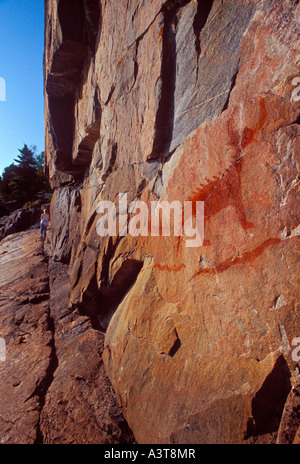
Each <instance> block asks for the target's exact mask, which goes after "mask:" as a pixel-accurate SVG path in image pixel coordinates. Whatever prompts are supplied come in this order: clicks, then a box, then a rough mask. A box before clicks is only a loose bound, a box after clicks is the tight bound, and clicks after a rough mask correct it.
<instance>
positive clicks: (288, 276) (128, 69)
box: [44, 0, 300, 443]
mask: <svg viewBox="0 0 300 464" xmlns="http://www.w3.org/2000/svg"><path fill="white" fill-rule="evenodd" d="M71 3H72V7H71ZM73 4H74V2H70V1H67V0H65V1H63V0H60V1H51V2H50V1H48V2H46V21H45V24H46V31H45V63H44V67H45V123H46V162H47V171H48V172H49V177H50V180H51V183H52V186H53V187H54V188H55V194H54V197H53V200H52V206H51V210H52V213H51V217H52V224H53V227H52V228H53V233H52V253H53V256H54V257H55V258H54V259H56V260H58V261H63V262H64V263H67V264H68V265H69V273H70V281H69V284H68V285H69V305H70V307H71V308H73V310H74V311H75V310H76V311H79V313H81V314H82V315H84V316H87V317H88V318H89V319H90V321H91V324H92V327H93V329H94V330H96V331H99V332H103V333H105V347H104V354H103V360H104V365H105V368H106V371H107V373H108V375H109V378H110V381H111V383H112V386H113V388H114V391H115V394H116V396H117V399H118V402H119V404H120V405H121V407H122V409H123V414H124V416H125V418H126V420H127V422H128V424H129V426H130V428H131V430H132V431H133V433H134V435H135V438H136V440H137V442H139V443H249V442H250V443H253V442H258V443H271V442H275V441H276V438H277V434H278V428H279V426H280V420H281V417H282V411H283V408H284V404H285V401H286V398H287V397H288V395H289V392H290V391H291V388H292V386H293V385H294V383H295V382H296V376H297V372H298V371H297V362H298V361H297V356H293V352H294V349H295V345H293V341H294V340H295V338H297V337H299V336H300V333H299V307H298V301H299V282H298V275H299V264H298V261H297V257H296V255H297V249H298V246H299V244H298V241H299V215H298V209H299V196H297V195H298V194H299V153H300V149H299V133H300V131H299V111H300V103H299V98H298V95H299V94H300V91H299V93H298V91H297V82H299V83H300V69H299V66H300V55H299V50H300V23H299V17H300V13H299V8H300V7H299V5H298V4H297V2H296V1H293V0H285V1H282V0H281V1H277V0H268V1H264V2H261V1H258V0H225V1H221V0H214V1H213V0H210V1H209V0H207V1H196V0H191V1H183V0H182V1H180V0H177V1H176V0H168V1H163V0H153V1H151V2H150V1H148V2H146V1H143V2H141V1H136V0H131V1H128V2H124V1H121V0H120V1H112V2H106V1H97V0H95V1H92V0H90V1H83V0H81V1H79V0H78V1H76V2H75V4H76V8H75V7H74V8H73ZM70 8H71V9H70ZM297 77H298V78H299V81H298V80H297ZM299 83H298V85H299ZM119 193H126V194H127V199H128V203H130V202H132V201H135V200H142V201H144V202H145V204H146V205H148V206H149V207H150V203H151V202H152V201H157V200H166V201H169V202H172V201H179V202H181V203H182V204H183V203H184V201H193V202H196V201H199V202H200V201H201V202H204V224H205V226H204V242H203V244H202V245H201V246H197V247H189V246H187V240H186V237H184V236H182V237H173V236H170V237H165V236H157V237H155V236H150V235H149V236H148V237H147V236H136V237H133V236H131V235H124V236H114V237H111V236H107V237H100V236H99V234H98V233H97V223H98V219H99V214H98V213H97V205H98V204H99V201H100V200H109V201H112V202H114V203H115V204H116V207H118V198H119ZM286 414H288V411H286ZM284 417H285V418H286V417H287V416H286V415H285V416H284ZM286 423H288V420H287V419H285V424H286ZM284 427H285V425H284V424H282V426H281V429H280V430H281V431H282V430H284ZM293 427H294V428H293V430H295V428H296V426H295V425H294V426H293ZM282 434H283V432H281V435H280V436H281V437H282V436H283V435H282ZM295 436H296V432H291V434H290V436H289V438H288V442H293V440H297V438H295ZM298 437H299V433H298ZM280 439H282V438H280ZM278 440H279V438H278ZM298 440H299V438H298Z"/></svg>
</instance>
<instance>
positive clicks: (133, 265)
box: [78, 259, 143, 332]
mask: <svg viewBox="0 0 300 464" xmlns="http://www.w3.org/2000/svg"><path fill="white" fill-rule="evenodd" d="M107 263H109V259H107ZM108 267H109V264H107V266H106V265H105V262H104V263H103V267H102V277H103V278H102V279H101V288H100V289H99V288H98V283H97V277H96V272H95V274H94V277H93V278H92V280H91V282H90V284H89V285H88V287H87V289H86V290H85V292H84V295H83V299H82V303H81V305H80V307H79V308H78V309H79V311H80V312H81V313H82V314H85V315H87V316H88V317H90V319H91V323H92V327H93V328H94V329H96V330H99V331H101V332H106V329H107V327H108V324H109V322H110V320H111V318H112V316H113V314H114V312H115V311H116V309H117V307H118V306H119V304H120V303H121V301H122V300H123V298H124V297H125V296H126V294H127V293H128V291H129V290H130V288H131V287H132V285H133V284H134V283H135V281H136V279H137V277H138V275H139V273H140V271H141V269H142V267H143V262H142V261H138V260H135V259H126V260H125V261H124V262H123V263H122V265H121V267H120V269H119V270H118V271H117V272H116V274H115V276H114V278H113V280H112V282H111V283H110V284H109V283H108V282H107V276H108Z"/></svg>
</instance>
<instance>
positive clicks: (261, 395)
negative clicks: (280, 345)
mask: <svg viewBox="0 0 300 464" xmlns="http://www.w3.org/2000/svg"><path fill="white" fill-rule="evenodd" d="M290 377H291V374H290V370H289V367H288V365H287V362H286V360H285V359H284V356H283V355H281V356H280V357H279V358H278V359H277V361H276V363H275V365H274V368H273V370H272V372H271V373H270V374H269V375H268V376H267V378H266V380H265V381H264V383H263V385H262V386H261V388H260V389H259V390H258V392H257V393H256V395H255V396H254V398H253V400H252V416H253V417H252V418H249V420H248V423H247V431H246V434H245V439H248V438H250V437H252V436H253V437H255V436H258V435H264V434H266V433H272V432H276V431H277V430H278V427H279V424H280V420H281V416H282V411H283V407H284V404H285V402H286V399H287V396H288V394H289V392H290V390H291V382H290Z"/></svg>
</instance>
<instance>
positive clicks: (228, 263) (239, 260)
mask: <svg viewBox="0 0 300 464" xmlns="http://www.w3.org/2000/svg"><path fill="white" fill-rule="evenodd" d="M280 242H281V240H280V239H279V238H269V239H268V240H266V241H264V242H263V243H262V244H261V245H259V246H258V247H257V248H255V249H254V250H250V251H247V252H245V253H244V254H243V255H242V256H240V257H238V256H237V257H235V258H234V259H232V258H228V259H226V260H225V261H223V262H222V263H220V264H218V265H217V266H216V267H214V268H205V269H200V270H199V271H198V272H196V274H194V275H193V277H192V279H194V278H195V277H197V276H199V275H201V274H220V273H221V272H224V271H227V269H229V268H230V267H232V266H235V265H236V264H251V263H252V262H253V261H255V259H256V258H257V257H258V256H260V255H261V254H262V253H263V252H264V251H265V249H266V248H268V247H270V246H272V245H278V244H279V243H280Z"/></svg>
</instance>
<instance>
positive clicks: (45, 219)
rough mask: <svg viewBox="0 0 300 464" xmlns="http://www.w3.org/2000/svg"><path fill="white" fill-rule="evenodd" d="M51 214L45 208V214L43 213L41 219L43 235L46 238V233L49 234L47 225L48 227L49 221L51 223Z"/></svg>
mask: <svg viewBox="0 0 300 464" xmlns="http://www.w3.org/2000/svg"><path fill="white" fill-rule="evenodd" d="M49 218H50V216H49V214H48V213H47V210H46V209H44V210H43V214H42V215H41V219H40V231H41V235H42V237H43V238H44V239H45V238H46V235H47V227H48V223H49Z"/></svg>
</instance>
